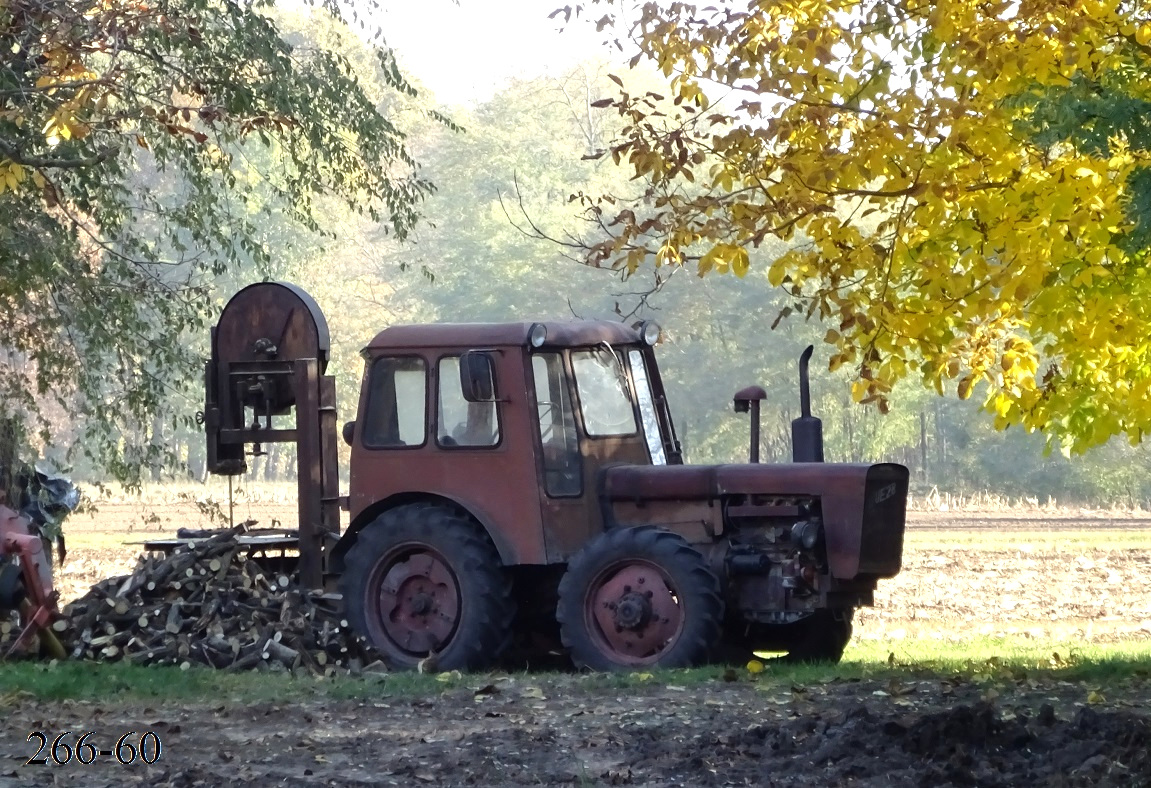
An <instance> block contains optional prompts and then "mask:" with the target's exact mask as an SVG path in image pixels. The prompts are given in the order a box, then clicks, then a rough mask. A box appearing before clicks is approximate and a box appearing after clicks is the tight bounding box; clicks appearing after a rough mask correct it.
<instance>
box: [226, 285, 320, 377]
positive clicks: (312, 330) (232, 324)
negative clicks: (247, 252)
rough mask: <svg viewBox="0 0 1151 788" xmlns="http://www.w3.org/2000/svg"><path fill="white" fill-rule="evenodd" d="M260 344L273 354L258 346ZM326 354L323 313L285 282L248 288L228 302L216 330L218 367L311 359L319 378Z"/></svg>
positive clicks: (307, 297)
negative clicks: (316, 363) (271, 348)
mask: <svg viewBox="0 0 1151 788" xmlns="http://www.w3.org/2000/svg"><path fill="white" fill-rule="evenodd" d="M260 340H267V342H268V343H270V344H271V346H274V347H275V349H276V352H275V353H271V354H269V353H268V352H267V351H266V350H265V349H263V348H267V346H266V345H263V344H259V346H258V343H259V342H260ZM330 351H331V339H330V337H329V335H328V323H327V320H325V319H324V313H323V312H322V311H320V307H319V305H317V304H316V302H315V300H314V299H313V298H312V297H311V296H310V295H308V294H307V293H306V292H304V291H303V290H302V289H300V288H299V287H297V286H296V285H293V284H289V283H287V282H259V283H257V284H253V285H248V286H247V287H245V288H244V289H242V290H240V291H239V292H237V293H236V294H235V295H234V296H232V298H231V299H230V300H229V301H228V303H227V305H226V306H225V307H224V311H223V312H221V313H220V319H219V321H218V322H217V324H216V336H215V352H216V353H217V354H218V355H217V357H218V359H219V361H220V362H222V363H233V362H237V361H270V360H274V359H280V360H287V361H293V360H295V359H301V358H315V359H319V361H320V372H323V371H324V368H325V367H326V366H327V363H328V356H329V354H330Z"/></svg>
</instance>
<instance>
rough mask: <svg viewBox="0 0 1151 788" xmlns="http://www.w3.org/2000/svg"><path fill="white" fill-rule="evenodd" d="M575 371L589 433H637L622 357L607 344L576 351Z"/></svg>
mask: <svg viewBox="0 0 1151 788" xmlns="http://www.w3.org/2000/svg"><path fill="white" fill-rule="evenodd" d="M572 370H573V371H574V372H575V379H576V390H577V391H578V392H579V399H580V411H581V412H582V413H583V421H584V427H585V428H586V429H587V434H588V435H592V436H605V435H633V434H635V428H636V425H635V411H634V410H633V409H632V402H631V395H630V394H629V393H628V388H627V375H626V374H625V373H624V368H623V363H622V360H621V359H620V358H619V356H618V355H616V354H615V353H614V352H613V351H610V350H608V349H607V348H606V347H604V348H596V349H595V350H580V351H576V352H574V353H572Z"/></svg>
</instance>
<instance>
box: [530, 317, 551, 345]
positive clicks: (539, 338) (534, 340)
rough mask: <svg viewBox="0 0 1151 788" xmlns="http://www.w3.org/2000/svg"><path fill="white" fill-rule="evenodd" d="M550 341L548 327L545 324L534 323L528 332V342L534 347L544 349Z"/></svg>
mask: <svg viewBox="0 0 1151 788" xmlns="http://www.w3.org/2000/svg"><path fill="white" fill-rule="evenodd" d="M547 339H548V327H547V326H545V325H544V324H543V323H533V324H532V327H531V329H530V330H529V331H528V342H530V343H531V346H532V347H543V345H544V342H547Z"/></svg>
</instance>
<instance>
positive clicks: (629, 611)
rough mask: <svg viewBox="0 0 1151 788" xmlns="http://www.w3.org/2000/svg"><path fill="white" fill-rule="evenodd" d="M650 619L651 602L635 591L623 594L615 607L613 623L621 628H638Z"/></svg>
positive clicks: (642, 626)
mask: <svg viewBox="0 0 1151 788" xmlns="http://www.w3.org/2000/svg"><path fill="white" fill-rule="evenodd" d="M649 621H651V602H649V601H648V598H647V597H646V596H643V595H642V594H637V593H635V592H632V593H629V594H624V596H623V599H621V600H620V601H619V604H617V605H616V608H615V623H616V626H617V627H620V628H622V629H631V630H638V629H643V628H644V627H645V626H647V623H648V622H649Z"/></svg>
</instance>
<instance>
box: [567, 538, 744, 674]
mask: <svg viewBox="0 0 1151 788" xmlns="http://www.w3.org/2000/svg"><path fill="white" fill-rule="evenodd" d="M556 618H557V619H558V620H559V624H560V637H561V639H562V640H563V644H564V646H566V647H567V648H568V649H569V650H570V652H571V657H572V661H573V662H575V664H576V666H577V667H581V668H590V669H592V670H628V669H632V668H640V667H649V666H650V667H687V666H690V665H696V664H700V663H702V662H705V661H706V660H707V657H708V654H709V652H710V651H711V649H712V647H713V646H714V645H715V644H716V642H717V641H718V640H719V633H720V621H722V620H723V600H722V598H721V597H720V593H719V580H718V579H717V578H716V576H715V573H714V572H712V571H711V569H709V568H708V566H707V563H706V562H705V561H704V558H703V556H702V555H700V554H699V552H697V551H696V550H695V549H693V548H692V547H691V545H689V544H688V543H687V541H686V540H685V539H684V538H683V537H681V536H679V535H678V534H675V533H672V532H671V531H666V530H663V529H661V528H621V529H618V530H613V531H608V532H606V533H604V534H601V535H600V536H598V537H596V538H595V539H594V540H592V541H591V542H589V543H588V544H587V545H586V546H585V547H584V548H583V550H581V551H580V552H579V553H578V554H577V555H576V556H575V557H574V558H573V559H572V561H571V563H570V564H569V565H568V569H567V572H566V573H565V574H564V576H563V578H562V579H561V580H560V585H559V604H558V606H557V608H556Z"/></svg>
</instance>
